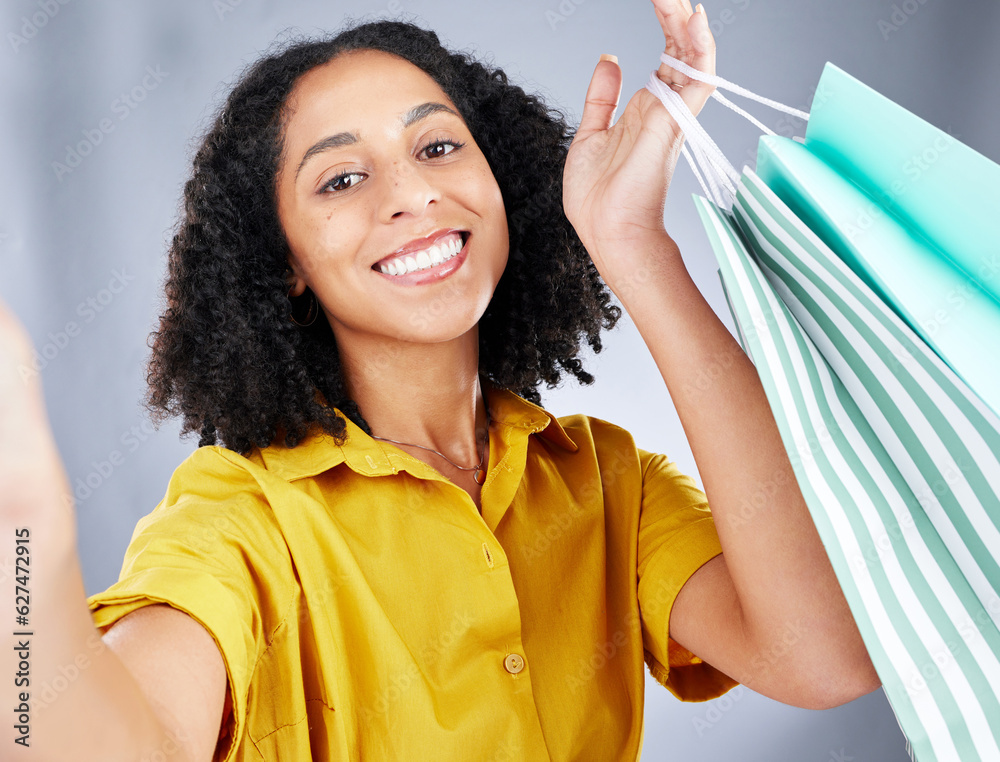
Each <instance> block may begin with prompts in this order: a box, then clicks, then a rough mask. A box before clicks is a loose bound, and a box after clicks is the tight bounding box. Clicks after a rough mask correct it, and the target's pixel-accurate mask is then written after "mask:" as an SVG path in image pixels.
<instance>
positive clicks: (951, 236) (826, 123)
mask: <svg viewBox="0 0 1000 762" xmlns="http://www.w3.org/2000/svg"><path fill="white" fill-rule="evenodd" d="M959 137H960V136H958V135H952V134H951V133H950V132H947V131H944V130H941V129H939V128H937V127H935V126H934V125H932V124H930V123H929V122H926V121H925V120H923V119H920V118H919V117H917V116H915V115H914V114H912V113H910V112H909V111H907V110H906V109H905V108H903V107H901V106H899V105H898V104H896V103H893V102H892V101H891V100H889V99H888V98H886V97H885V96H883V95H881V94H880V93H878V92H876V91H875V90H873V89H872V88H870V87H868V86H867V85H865V84H864V83H863V82H860V81H859V80H857V79H855V78H854V77H852V76H850V75H849V74H847V73H846V72H844V71H842V70H841V69H839V68H838V67H836V66H834V65H833V64H829V63H828V64H827V65H826V67H825V68H824V70H823V74H822V76H821V78H820V81H819V85H818V87H817V89H816V94H815V96H814V97H813V102H812V108H811V110H810V116H809V127H808V129H807V130H806V135H805V145H806V147H807V148H808V149H809V151H810V152H811V153H812V154H814V155H815V156H817V157H819V158H821V159H822V160H823V161H824V162H826V163H827V164H829V165H830V166H831V167H833V168H834V169H835V170H836V171H837V172H838V173H839V174H840V175H841V176H843V177H845V178H847V179H849V180H850V181H851V182H852V183H854V184H855V185H857V186H858V187H860V188H861V189H862V190H864V191H865V192H866V193H868V194H869V195H870V196H873V197H874V198H875V199H876V200H877V206H876V207H874V208H873V209H872V213H873V214H876V215H877V214H878V213H879V208H884V209H886V210H888V211H889V212H890V213H891V214H892V215H893V216H895V217H896V218H898V219H899V220H901V221H902V222H903V224H904V225H905V226H906V227H908V228H909V229H911V230H914V231H919V233H920V234H921V235H922V236H923V237H925V238H926V239H927V240H928V241H930V242H932V243H933V244H934V246H936V247H937V249H938V250H939V251H941V252H943V253H944V254H945V255H946V256H947V257H948V258H949V259H950V260H951V261H953V262H954V263H955V264H956V265H957V266H958V267H959V268H960V269H961V270H963V271H964V272H965V273H967V274H968V276H969V277H971V278H972V279H973V280H974V281H976V283H977V284H978V285H979V287H980V288H982V289H983V290H984V291H986V292H987V293H989V294H991V295H992V297H993V298H994V299H996V300H998V301H1000V221H998V219H997V211H998V210H1000V165H998V164H997V163H995V162H993V161H990V160H989V159H988V158H986V157H985V156H983V155H982V154H980V153H977V152H976V151H974V150H973V149H971V148H970V147H969V146H967V145H964V144H963V143H961V142H960V140H959V139H958V138H959ZM757 172H758V174H760V167H758V168H757ZM864 222H867V221H866V220H864V219H863V220H862V223H864ZM859 232H861V231H859ZM994 341H1000V339H998V338H997V337H994ZM994 409H995V408H994Z"/></svg>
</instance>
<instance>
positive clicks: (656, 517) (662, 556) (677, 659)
mask: <svg viewBox="0 0 1000 762" xmlns="http://www.w3.org/2000/svg"><path fill="white" fill-rule="evenodd" d="M639 460H640V464H641V466H642V506H641V508H640V517H639V544H638V574H639V612H640V618H641V621H642V639H643V649H644V658H645V661H646V664H647V666H648V667H649V671H650V673H651V674H652V675H653V677H654V678H655V679H656V681H657V682H658V683H659V684H660V685H662V686H664V687H665V688H666V689H667V690H669V691H670V692H671V693H673V694H674V695H675V696H676V697H677V698H679V699H680V700H681V701H707V700H709V699H713V698H717V697H718V696H721V695H722V694H724V693H725V692H726V691H728V690H729V689H730V688H732V687H733V686H735V685H737V682H736V681H735V680H733V679H732V678H730V677H729V676H728V675H726V674H724V673H723V672H721V671H719V670H718V669H716V668H715V667H713V666H712V665H710V664H707V663H705V662H703V661H702V660H701V659H699V658H698V657H697V656H695V655H694V654H692V653H691V652H690V651H688V650H686V649H684V648H682V647H681V646H680V645H678V644H677V643H676V642H674V640H673V639H672V638H671V637H670V635H669V632H668V629H669V628H668V625H669V622H670V612H671V610H672V608H673V604H674V600H675V599H676V598H677V594H678V593H679V592H680V590H681V588H682V587H683V586H684V583H685V582H687V581H688V579H689V578H690V577H691V575H692V574H694V573H695V572H696V571H697V570H698V569H699V568H701V566H702V565H703V564H705V563H706V562H707V561H709V560H711V559H712V558H714V557H715V556H717V555H718V554H719V553H721V552H722V547H721V545H720V544H719V536H718V533H717V532H716V530H715V522H714V521H713V520H712V513H711V511H710V509H709V507H708V502H707V500H706V499H705V493H704V492H702V490H700V489H699V488H698V486H697V485H696V484H695V483H694V480H693V479H691V477H690V476H687V475H686V474H683V473H681V471H680V470H679V469H678V468H677V466H676V464H675V463H673V462H672V461H670V460H669V459H668V458H667V457H666V456H665V455H661V454H656V453H651V452H646V451H645V450H641V449H640V450H639Z"/></svg>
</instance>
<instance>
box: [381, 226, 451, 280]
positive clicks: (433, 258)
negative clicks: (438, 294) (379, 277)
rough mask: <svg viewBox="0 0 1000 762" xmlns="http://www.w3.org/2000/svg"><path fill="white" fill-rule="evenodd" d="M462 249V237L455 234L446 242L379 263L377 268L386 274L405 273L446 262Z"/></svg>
mask: <svg viewBox="0 0 1000 762" xmlns="http://www.w3.org/2000/svg"><path fill="white" fill-rule="evenodd" d="M461 250H462V237H461V236H460V235H456V236H455V237H454V238H452V239H451V240H450V241H448V242H447V243H440V244H435V245H434V246H431V247H430V248H428V249H423V250H421V251H418V252H417V253H416V254H406V255H404V256H402V257H397V258H396V259H391V260H389V262H388V263H386V264H381V265H379V269H380V270H381V271H382V272H384V273H386V274H387V275H405V274H406V273H412V272H415V271H417V270H426V269H428V268H431V267H436V266H437V265H439V264H441V263H442V262H447V261H448V260H449V259H451V258H452V257H453V256H455V255H456V254H458V252H460V251H461Z"/></svg>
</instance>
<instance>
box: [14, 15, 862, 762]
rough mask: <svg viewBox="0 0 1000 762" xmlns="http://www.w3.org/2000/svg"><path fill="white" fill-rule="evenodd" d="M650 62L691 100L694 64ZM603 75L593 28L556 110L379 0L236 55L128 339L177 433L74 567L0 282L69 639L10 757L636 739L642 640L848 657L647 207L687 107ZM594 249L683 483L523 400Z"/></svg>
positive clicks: (827, 591)
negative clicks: (97, 585) (668, 408)
mask: <svg viewBox="0 0 1000 762" xmlns="http://www.w3.org/2000/svg"><path fill="white" fill-rule="evenodd" d="M654 10H655V13H656V17H657V19H658V21H659V23H660V25H661V28H662V30H663V33H664V36H665V40H666V51H667V52H668V53H670V54H672V55H675V56H678V57H680V58H682V59H684V60H686V61H687V62H688V63H690V64H691V65H692V66H694V67H696V68H698V69H701V70H704V71H710V72H712V71H714V57H715V56H714V43H713V41H712V38H711V34H710V32H709V28H708V23H707V21H706V18H705V15H704V13H703V12H698V13H695V12H693V11H692V9H691V7H690V4H689V3H688V2H687V0H654ZM658 74H659V76H660V77H661V78H662V79H663V80H664V81H665V82H668V83H670V84H671V85H672V86H674V87H675V88H676V89H677V90H678V91H679V92H680V93H681V95H682V97H683V98H684V99H685V101H686V102H687V103H688V105H689V107H690V108H691V109H692V111H694V112H695V113H697V112H698V111H699V110H700V109H701V107H702V105H703V104H704V102H705V100H706V98H707V97H708V95H709V94H710V88H707V87H706V86H704V85H701V84H699V83H696V82H688V81H686V78H684V77H682V76H679V75H677V74H676V73H675V72H673V71H672V70H671V69H670V68H668V67H666V66H661V67H660V69H659V72H658ZM620 90H621V72H620V70H619V68H618V66H617V64H616V62H615V61H614V60H607V61H604V60H602V61H601V62H600V63H598V65H597V68H596V70H595V72H594V75H593V78H592V80H591V84H590V88H589V90H588V93H587V99H586V104H585V108H584V112H583V118H582V121H581V124H580V126H579V128H578V129H577V130H576V131H575V134H572V135H571V133H570V131H569V130H568V129H567V127H566V125H565V123H564V122H563V121H562V119H561V117H560V116H559V115H558V114H555V113H554V112H551V111H549V110H548V109H546V108H545V107H544V105H543V104H541V103H539V102H538V101H537V99H535V98H533V97H530V96H526V95H525V94H524V93H523V92H522V91H521V90H520V89H519V88H517V87H515V86H513V85H509V84H508V83H507V81H506V78H505V77H504V76H503V74H502V72H499V71H491V70H489V69H488V68H486V67H483V66H482V65H481V64H478V63H476V62H473V61H470V60H469V59H468V58H467V57H465V56H462V55H458V54H451V53H449V52H448V51H445V50H444V49H442V48H441V47H440V46H439V44H438V41H437V38H436V37H435V36H434V35H433V34H432V33H429V32H426V31H424V30H420V29H418V28H416V27H412V26H410V25H406V24H401V23H396V22H381V23H376V24H369V25H362V26H358V27H356V28H354V29H349V30H346V31H345V32H344V33H343V34H341V35H339V36H338V37H336V38H334V39H333V40H329V41H323V42H319V43H307V44H303V45H298V46H292V47H290V48H288V49H287V50H285V51H281V52H279V53H277V54H275V55H272V56H269V57H267V58H265V59H262V60H261V61H259V62H258V63H257V64H255V65H254V66H252V67H251V68H250V69H249V71H248V72H247V73H246V74H245V75H244V77H243V78H242V80H241V81H240V83H239V84H238V85H237V86H236V88H235V89H234V90H233V92H232V94H231V95H230V96H229V98H228V100H227V103H226V104H225V106H224V107H223V109H222V111H221V113H220V114H219V117H218V119H217V120H216V123H215V124H214V126H213V128H212V129H211V131H210V132H209V134H208V135H207V136H206V138H205V140H204V142H203V145H202V148H201V150H200V151H199V153H198V155H197V157H196V159H195V170H194V174H193V176H192V179H191V181H190V182H189V183H188V185H187V186H186V188H185V201H186V204H185V216H184V219H183V220H182V223H181V226H180V230H179V232H178V235H177V236H176V237H175V239H174V242H173V245H172V249H171V260H170V273H169V279H168V284H167V296H168V299H169V308H168V310H167V312H166V314H165V315H164V316H163V318H162V322H161V327H160V331H159V332H158V333H157V334H156V343H155V344H154V347H153V360H152V362H151V367H150V376H149V380H150V384H151V392H150V397H149V400H148V401H149V403H150V406H151V407H152V408H153V409H154V410H159V411H166V412H172V413H178V414H181V415H183V416H184V419H185V431H193V430H198V431H200V433H201V441H200V444H202V445H205V446H203V447H200V448H199V449H198V450H197V451H196V452H195V453H193V454H192V455H191V456H190V457H189V458H188V459H187V460H185V461H184V463H182V464H181V465H180V466H179V467H178V469H177V471H176V472H175V473H174V476H173V478H172V479H171V482H170V484H169V485H168V488H167V494H166V496H165V497H164V500H163V501H162V502H161V504H160V505H159V506H157V509H156V510H155V511H153V513H151V514H150V515H149V516H147V517H145V518H144V519H142V520H141V521H140V523H139V525H138V526H137V527H136V532H135V534H134V536H133V540H132V543H131V545H130V546H129V549H128V551H127V554H126V559H125V564H124V566H123V569H122V575H121V578H120V579H119V581H118V582H117V583H116V584H115V585H113V586H112V587H111V588H109V589H108V590H107V591H104V592H103V593H100V594H98V595H95V596H92V597H91V598H90V600H89V601H85V599H84V596H83V595H82V592H83V585H82V581H81V577H80V572H79V564H78V560H77V556H76V547H75V546H76V538H75V535H74V532H73V529H72V527H73V522H72V520H71V519H72V515H71V514H69V515H67V514H66V513H63V508H64V505H65V503H64V501H65V497H66V496H67V495H69V494H70V490H69V487H68V484H67V480H66V477H65V474H64V472H63V469H62V466H61V463H60V461H59V458H58V454H57V453H56V450H55V447H54V445H53V442H52V438H51V435H50V434H49V430H48V424H47V421H46V419H45V413H44V409H43V405H42V398H41V393H40V390H39V388H38V386H37V384H36V385H27V386H25V385H24V384H22V382H21V381H20V379H19V378H17V377H16V375H15V373H14V371H13V370H12V369H13V368H16V367H17V365H18V363H19V362H20V361H23V360H24V359H25V358H27V357H28V356H29V355H30V347H29V346H28V342H27V340H26V339H25V337H24V334H23V331H22V330H21V329H20V328H19V327H18V326H17V325H16V322H15V321H14V319H13V317H12V316H10V315H9V314H6V313H4V314H2V315H0V349H2V351H3V356H4V358H5V362H4V366H3V367H4V374H5V375H4V377H3V382H2V384H3V385H2V387H0V391H2V392H3V394H2V395H0V399H2V400H3V402H2V403H0V405H3V408H2V413H3V418H2V420H3V424H2V429H0V448H2V453H0V454H2V455H3V456H4V457H3V459H2V465H0V470H2V476H3V478H4V484H5V485H6V484H10V485H12V486H11V488H9V489H5V491H4V494H3V497H2V498H0V500H2V503H0V506H2V510H0V520H2V522H3V523H4V525H5V527H6V529H5V531H7V532H8V534H7V535H5V536H8V537H10V536H11V535H12V534H13V533H14V532H15V531H23V529H24V528H28V529H29V530H30V537H31V548H32V550H31V553H32V555H34V556H35V557H37V558H38V559H40V562H39V566H38V567H37V569H34V570H33V574H32V578H31V584H32V591H33V601H34V602H33V608H32V616H33V622H32V623H33V625H34V629H35V631H36V634H35V635H34V636H33V637H34V638H35V641H34V642H35V645H34V646H33V647H34V649H35V650H34V651H33V653H34V654H35V657H34V658H35V661H34V662H33V676H34V678H35V679H36V680H37V681H38V682H39V683H40V682H43V681H45V680H47V679H51V678H52V677H53V676H55V675H58V674H64V675H65V670H66V668H67V665H71V666H72V665H76V666H77V669H76V671H75V672H73V677H72V680H70V683H71V686H70V687H68V688H67V689H65V692H64V693H63V694H62V695H60V696H59V697H58V700H54V701H51V702H49V703H48V704H46V705H45V706H44V710H43V711H40V712H37V713H36V714H35V715H34V716H33V717H32V746H33V747H34V749H35V751H36V753H37V755H38V756H37V758H39V759H67V758H73V759H80V760H83V759H89V758H93V759H102V760H105V759H130V760H131V759H139V758H148V759H153V758H171V759H181V760H192V761H195V760H209V759H212V758H216V759H306V758H314V759H332V758H350V759H361V758H370V759H389V758H414V759H424V758H430V757H433V758H444V759H524V760H530V759H550V758H551V759H634V758H635V757H636V755H637V753H638V751H639V749H640V746H641V738H642V691H643V673H642V663H643V661H645V663H646V664H647V665H648V666H649V668H650V670H651V671H652V673H653V675H654V676H655V677H656V678H657V680H658V681H660V682H661V683H662V684H663V685H664V686H665V687H667V688H668V689H670V690H671V691H673V692H674V693H675V694H676V695H678V696H679V697H681V698H682V699H686V700H703V699H706V698H711V697H714V696H717V695H720V694H721V693H723V692H724V691H725V690H727V689H728V688H730V687H732V686H733V685H734V684H735V681H740V682H742V683H744V684H746V685H748V686H750V687H752V688H753V689H755V690H757V691H759V692H761V693H764V694H765V695H768V696H771V697H773V698H775V699H778V700H780V701H785V702H787V703H791V704H796V705H799V706H805V707H813V708H821V707H828V706H835V705H838V704H841V703H843V702H845V701H849V700H851V699H853V698H855V697H857V696H860V695H862V694H863V693H866V692H868V691H870V690H873V689H874V688H875V687H876V686H877V685H878V679H877V676H876V675H875V673H874V671H873V669H872V666H871V662H870V660H869V659H868V656H867V654H866V652H865V649H864V646H863V644H862V642H861V639H860V637H859V635H858V632H857V628H856V627H855V625H854V622H853V620H852V618H851V616H850V612H849V610H848V608H847V605H846V602H845V600H844V598H843V596H842V594H841V592H840V590H839V587H838V586H837V584H836V580H835V577H834V575H833V572H832V569H831V567H830V565H829V562H828V560H827V558H826V556H825V553H824V551H823V549H822V546H821V544H820V542H819V539H818V536H817V535H816V532H815V529H814V528H813V526H812V523H811V521H810V519H809V516H808V513H807V510H806V508H805V506H804V504H803V501H802V497H801V495H800V493H799V491H798V489H797V487H796V484H795V479H794V478H793V476H792V474H791V468H790V465H789V463H788V460H787V457H786V455H785V451H784V449H783V447H782V444H781V441H780V438H779V435H778V432H777V430H776V427H775V424H774V421H773V418H772V417H771V414H770V411H769V408H768V405H767V402H766V399H765V396H764V393H763V390H762V389H761V387H760V384H759V381H758V379H757V376H756V374H755V372H754V370H753V367H752V366H751V365H750V363H749V362H748V360H747V359H746V357H745V356H744V355H743V353H742V352H741V350H740V349H739V347H738V345H736V343H735V342H734V341H733V339H732V337H731V336H730V335H729V333H728V331H727V330H726V329H725V327H724V326H723V325H722V324H721V322H720V321H719V320H718V319H717V317H716V316H715V314H714V313H713V312H712V310H711V309H710V307H709V306H708V305H707V303H706V302H705V300H704V299H703V298H702V297H701V295H700V294H699V293H698V291H697V289H696V288H695V286H694V285H693V283H692V281H691V279H690V278H689V276H688V274H687V272H686V271H685V268H684V265H683V262H682V260H681V258H680V255H679V253H678V251H677V247H676V246H675V245H674V243H673V241H672V240H671V239H670V237H669V235H668V234H667V232H666V231H665V230H664V229H663V225H662V219H663V204H664V199H665V196H666V192H667V185H668V182H669V177H670V174H671V172H672V170H673V167H674V165H675V162H676V158H677V154H678V151H679V146H680V142H681V139H682V135H681V134H680V132H679V130H678V128H677V126H676V125H675V124H674V123H673V121H672V120H671V118H670V117H669V115H668V114H667V113H666V112H665V110H664V109H663V108H662V106H661V105H660V104H659V103H658V102H657V100H656V98H655V97H653V96H652V95H651V94H650V93H649V92H648V91H646V90H644V89H643V90H640V91H638V92H637V93H636V94H635V95H634V96H633V97H632V99H631V100H630V101H629V103H628V104H627V106H626V108H625V110H624V111H623V113H622V116H621V118H620V119H619V120H618V121H617V122H614V112H615V110H616V107H617V104H618V99H619V94H620ZM570 137H572V142H571V143H570ZM567 144H568V150H567ZM604 284H607V287H608V288H610V289H611V291H613V292H614V293H615V294H616V295H617V296H618V298H619V299H620V301H621V302H622V304H623V305H624V307H625V308H626V310H627V311H628V312H629V314H630V316H631V317H632V319H633V320H634V321H635V323H636V325H637V326H638V328H639V330H640V333H641V334H642V336H643V338H644V340H645V341H646V344H647V346H648V347H649V350H650V352H651V353H652V355H653V358H654V360H655V361H656V363H657V365H658V367H659V369H660V371H661V373H662V375H663V378H664V380H665V382H666V385H667V390H668V392H669V393H670V395H671V398H672V400H673V401H674V404H675V405H676V406H677V409H678V413H679V414H680V418H681V421H682V423H683V425H684V427H685V431H686V432H687V435H688V437H689V440H690V444H691V447H692V451H693V453H694V456H695V458H696V461H697V463H698V467H699V471H700V472H701V475H702V478H703V480H704V483H705V493H706V494H707V496H708V499H709V501H710V502H711V505H712V513H711V514H709V513H708V510H707V507H706V503H705V500H704V495H703V494H702V493H701V492H700V491H699V490H697V489H696V488H695V487H694V485H693V483H692V482H691V481H690V480H688V479H687V478H686V477H684V476H683V475H681V474H679V473H678V472H677V471H676V468H675V467H674V466H673V464H671V463H670V462H669V461H668V460H667V459H666V458H665V457H663V456H662V455H656V454H653V453H648V452H646V451H644V450H640V449H639V448H637V447H636V446H635V444H634V442H632V440H631V437H629V436H628V433H627V432H625V431H623V430H621V429H620V428H618V427H615V426H612V425H611V424H608V423H606V422H604V421H600V420H598V419H594V418H589V417H587V416H570V417H566V418H561V419H555V418H554V417H552V416H551V415H549V414H548V413H546V411H544V410H543V409H542V408H540V407H538V405H537V404H535V403H538V402H539V401H540V399H539V397H538V393H537V386H538V385H539V383H541V382H542V381H545V382H546V383H548V384H550V385H554V384H555V383H556V382H558V380H559V379H560V377H561V376H562V373H563V372H564V371H568V372H569V373H571V374H572V375H574V376H575V377H576V378H578V379H579V380H581V381H583V382H589V381H590V380H591V379H590V377H589V376H588V375H587V374H586V372H585V371H584V370H583V369H582V367H581V365H580V363H579V360H578V359H577V358H576V354H577V351H578V347H579V339H580V337H581V336H582V337H584V338H585V339H586V340H587V341H588V343H589V344H590V345H591V346H592V347H593V348H594V349H595V350H599V349H600V340H599V331H600V329H601V328H602V327H610V326H611V325H613V324H614V322H615V320H616V319H617V317H618V312H617V310H616V308H614V307H612V306H611V305H610V304H609V297H608V294H607V291H606V290H605V286H604ZM290 301H291V303H290ZM293 305H294V306H293ZM720 369H723V370H725V372H722V373H720V372H715V371H717V370H720ZM15 433H16V437H17V439H16V443H15ZM218 440H221V442H222V446H220V445H219V444H217V442H218ZM748 496H764V497H766V498H767V500H766V501H764V502H765V503H766V507H764V508H762V509H757V510H756V511H755V512H753V513H752V514H750V515H748V514H747V512H746V511H745V510H744V507H745V505H746V504H747V497H748ZM760 502H761V501H756V500H752V501H750V504H757V503H760ZM713 519H714V520H713ZM18 536H21V535H18ZM53 559H54V560H53ZM88 604H89V611H88ZM101 635H103V638H101V637H100V636H101ZM95 643H97V644H98V645H96V646H95ZM105 646H107V647H105ZM81 654H82V655H84V658H85V659H86V660H87V663H86V665H83V664H81V663H80V661H79V659H80V656H81ZM7 658H8V659H12V658H13V657H11V656H10V654H8V657H7ZM11 666H12V672H13V671H16V663H15V662H11ZM60 670H62V673H61V672H60ZM8 674H9V673H8ZM66 679H67V680H69V678H66ZM157 755H159V756H157Z"/></svg>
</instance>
